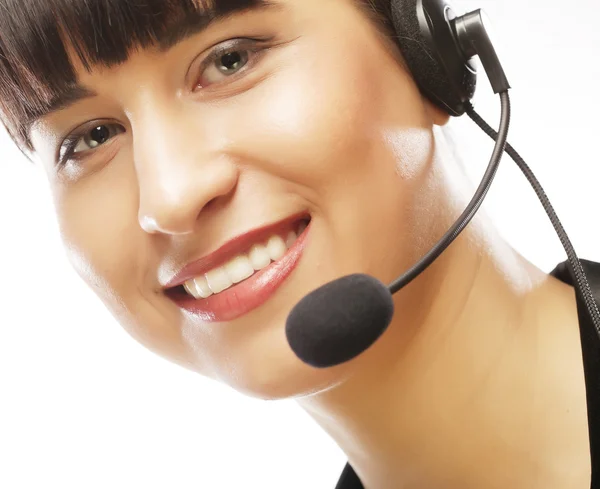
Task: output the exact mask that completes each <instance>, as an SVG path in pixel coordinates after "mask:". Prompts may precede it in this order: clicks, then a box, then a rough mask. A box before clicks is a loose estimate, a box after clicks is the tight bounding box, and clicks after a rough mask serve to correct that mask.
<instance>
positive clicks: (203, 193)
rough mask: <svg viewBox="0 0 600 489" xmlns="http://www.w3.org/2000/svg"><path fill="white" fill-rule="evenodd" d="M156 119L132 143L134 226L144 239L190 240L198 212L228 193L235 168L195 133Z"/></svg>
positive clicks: (234, 179) (233, 183)
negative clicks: (135, 190) (135, 194)
mask: <svg viewBox="0 0 600 489" xmlns="http://www.w3.org/2000/svg"><path fill="white" fill-rule="evenodd" d="M157 119H158V118H154V121H155V122H153V123H152V124H151V126H152V127H151V128H147V127H146V128H144V129H143V130H140V131H138V138H137V139H138V141H137V142H134V148H133V151H134V159H135V168H136V172H137V176H138V184H139V199H140V201H139V211H138V220H139V224H140V226H141V227H142V229H143V230H144V231H146V232H147V233H153V234H157V233H162V234H169V235H182V234H190V233H192V232H194V230H195V228H196V225H197V223H198V218H199V216H200V215H201V213H202V211H203V209H206V208H207V205H208V204H209V203H211V202H213V201H216V200H218V199H219V198H223V197H225V196H227V195H229V194H230V193H231V192H232V191H233V190H234V188H235V187H236V184H237V181H238V167H237V165H235V164H234V162H233V161H232V159H231V158H229V157H228V156H227V155H226V154H225V153H224V152H223V151H220V150H219V148H217V147H215V144H214V142H213V143H212V145H211V143H210V142H209V138H207V137H205V136H203V135H202V129H201V128H199V127H195V128H194V126H191V125H186V124H185V122H182V121H181V120H179V121H177V120H175V121H172V122H167V120H166V119H165V118H162V122H156V121H157ZM146 129H152V130H150V131H148V132H147V131H146ZM134 139H136V138H135V134H134ZM212 139H213V141H214V138H212ZM211 146H212V147H211Z"/></svg>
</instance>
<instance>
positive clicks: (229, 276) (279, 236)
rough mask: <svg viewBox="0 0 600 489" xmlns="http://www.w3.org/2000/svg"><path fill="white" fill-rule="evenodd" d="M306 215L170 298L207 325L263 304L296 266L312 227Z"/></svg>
mask: <svg viewBox="0 0 600 489" xmlns="http://www.w3.org/2000/svg"><path fill="white" fill-rule="evenodd" d="M310 223H311V219H310V216H306V215H305V216H303V217H302V218H300V219H296V220H294V221H291V222H289V223H287V224H284V225H281V226H278V227H277V229H276V230H273V231H270V233H269V234H267V235H263V238H262V239H257V240H256V241H255V242H254V243H252V244H250V245H249V246H248V247H247V248H246V249H245V250H244V252H242V253H238V254H237V255H235V256H234V257H233V258H231V259H229V260H227V261H226V262H223V263H221V264H215V266H213V267H212V268H211V269H210V270H208V271H206V272H205V273H202V274H199V275H198V276H195V277H193V278H190V279H188V280H186V281H185V282H184V283H183V284H180V285H178V286H175V287H171V288H170V289H166V290H165V293H166V295H167V296H168V297H169V298H171V299H172V300H173V301H174V302H175V303H176V304H177V305H178V306H179V307H180V308H182V309H184V310H187V311H188V312H191V313H194V314H195V315H198V316H200V318H201V319H202V320H203V321H209V322H210V321H229V320H232V319H235V318H237V317H239V316H241V315H243V314H245V313H247V312H249V311H251V310H252V309H254V308H256V307H258V306H260V305H261V304H262V303H264V302H265V301H266V300H267V299H268V298H269V297H271V295H273V294H274V293H275V291H276V290H277V289H278V288H279V286H280V285H281V284H282V283H283V282H284V281H285V279H286V278H287V277H288V276H289V275H290V274H291V273H292V271H293V270H294V269H295V267H296V265H297V264H298V262H299V260H300V257H301V256H302V252H303V250H304V245H305V243H306V237H307V234H308V233H309V230H310V228H311V226H310Z"/></svg>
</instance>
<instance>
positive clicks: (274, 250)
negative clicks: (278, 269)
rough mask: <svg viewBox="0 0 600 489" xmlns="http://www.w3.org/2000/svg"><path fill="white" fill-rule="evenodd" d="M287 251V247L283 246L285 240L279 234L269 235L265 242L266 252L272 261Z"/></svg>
mask: <svg viewBox="0 0 600 489" xmlns="http://www.w3.org/2000/svg"><path fill="white" fill-rule="evenodd" d="M286 251H287V247H286V246H285V241H283V239H282V238H281V236H271V239H269V241H268V243H267V252H268V253H269V258H270V259H271V260H273V261H276V260H279V259H280V258H281V257H282V256H283V255H285V252H286Z"/></svg>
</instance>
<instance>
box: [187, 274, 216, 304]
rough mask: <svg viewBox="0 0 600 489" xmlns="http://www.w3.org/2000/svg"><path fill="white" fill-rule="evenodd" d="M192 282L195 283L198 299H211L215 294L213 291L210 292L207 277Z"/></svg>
mask: <svg viewBox="0 0 600 489" xmlns="http://www.w3.org/2000/svg"><path fill="white" fill-rule="evenodd" d="M191 282H194V285H195V286H196V290H197V291H198V297H197V299H199V298H200V297H201V298H202V299H206V298H207V297H210V296H211V295H212V294H213V292H212V290H210V287H209V286H208V282H207V281H206V277H196V278H195V279H194V280H191Z"/></svg>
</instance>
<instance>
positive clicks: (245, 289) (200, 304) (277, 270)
mask: <svg viewBox="0 0 600 489" xmlns="http://www.w3.org/2000/svg"><path fill="white" fill-rule="evenodd" d="M309 218H310V216H308V215H307V214H306V213H303V214H297V215H294V216H291V217H289V218H287V219H285V220H283V221H280V222H278V223H275V224H272V225H268V226H264V227H262V228H259V229H255V230H253V231H250V232H248V233H245V234H243V235H241V236H238V237H236V238H234V239H232V240H230V241H228V242H227V243H225V245H223V246H222V247H220V248H219V249H217V250H216V251H214V252H213V253H210V254H209V255H206V256H204V257H203V258H201V259H200V260H197V261H195V262H192V263H190V264H189V265H187V266H186V267H184V268H183V269H182V270H181V271H180V272H179V273H177V274H176V275H175V276H174V277H173V278H172V279H171V280H169V282H168V283H167V287H175V286H179V285H182V284H183V283H185V282H186V281H187V280H190V279H192V278H195V277H198V276H201V275H203V274H204V273H206V272H208V271H210V270H211V269H214V268H216V267H218V266H221V265H223V264H224V263H226V262H227V261H228V260H229V259H231V258H233V257H235V256H236V255H239V254H241V253H245V252H246V251H247V250H248V249H249V248H250V247H251V246H252V245H253V244H256V243H260V242H262V241H265V240H266V239H268V238H269V237H270V236H272V235H274V234H280V233H283V232H284V231H285V230H286V229H288V230H291V229H293V226H294V224H295V223H299V221H302V220H306V221H308V220H309ZM310 228H311V226H310V223H309V224H308V226H307V227H306V229H305V230H304V231H303V232H302V233H301V234H300V236H298V237H297V238H296V241H295V242H294V243H293V245H292V246H291V247H290V248H289V249H288V250H287V252H286V253H285V255H284V256H282V257H281V258H280V259H278V260H276V261H274V262H271V264H270V265H268V266H267V267H266V268H263V269H262V270H259V271H257V272H255V273H254V274H253V275H252V276H250V277H249V278H247V279H246V280H244V281H242V282H240V283H238V284H235V285H233V286H232V287H230V288H228V289H226V290H224V291H222V292H219V293H217V294H213V295H211V296H210V297H208V298H206V299H196V298H194V297H192V296H190V295H189V294H188V293H187V292H185V291H184V289H183V287H176V288H171V289H170V290H167V291H166V293H167V295H168V296H169V297H170V298H171V299H172V300H173V301H174V302H175V303H176V304H177V305H178V306H179V307H181V308H182V309H185V310H186V311H188V312H190V313H192V314H194V315H196V316H198V317H199V318H200V319H201V320H202V321H206V322H217V321H232V320H234V319H236V318H238V317H240V316H242V315H244V314H246V313H248V312H250V311H251V310H253V309H255V308H257V307H259V306H260V305H262V304H263V303H264V302H266V301H267V300H268V299H269V298H270V297H271V296H272V295H273V294H274V293H275V291H276V290H277V289H278V288H279V286H280V285H281V284H282V283H283V282H284V281H285V280H286V279H287V278H288V277H289V275H290V274H291V273H292V271H293V270H294V269H295V268H296V266H297V264H298V262H299V261H300V258H301V256H302V252H303V250H304V247H305V245H306V240H307V236H308V234H309V232H310Z"/></svg>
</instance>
